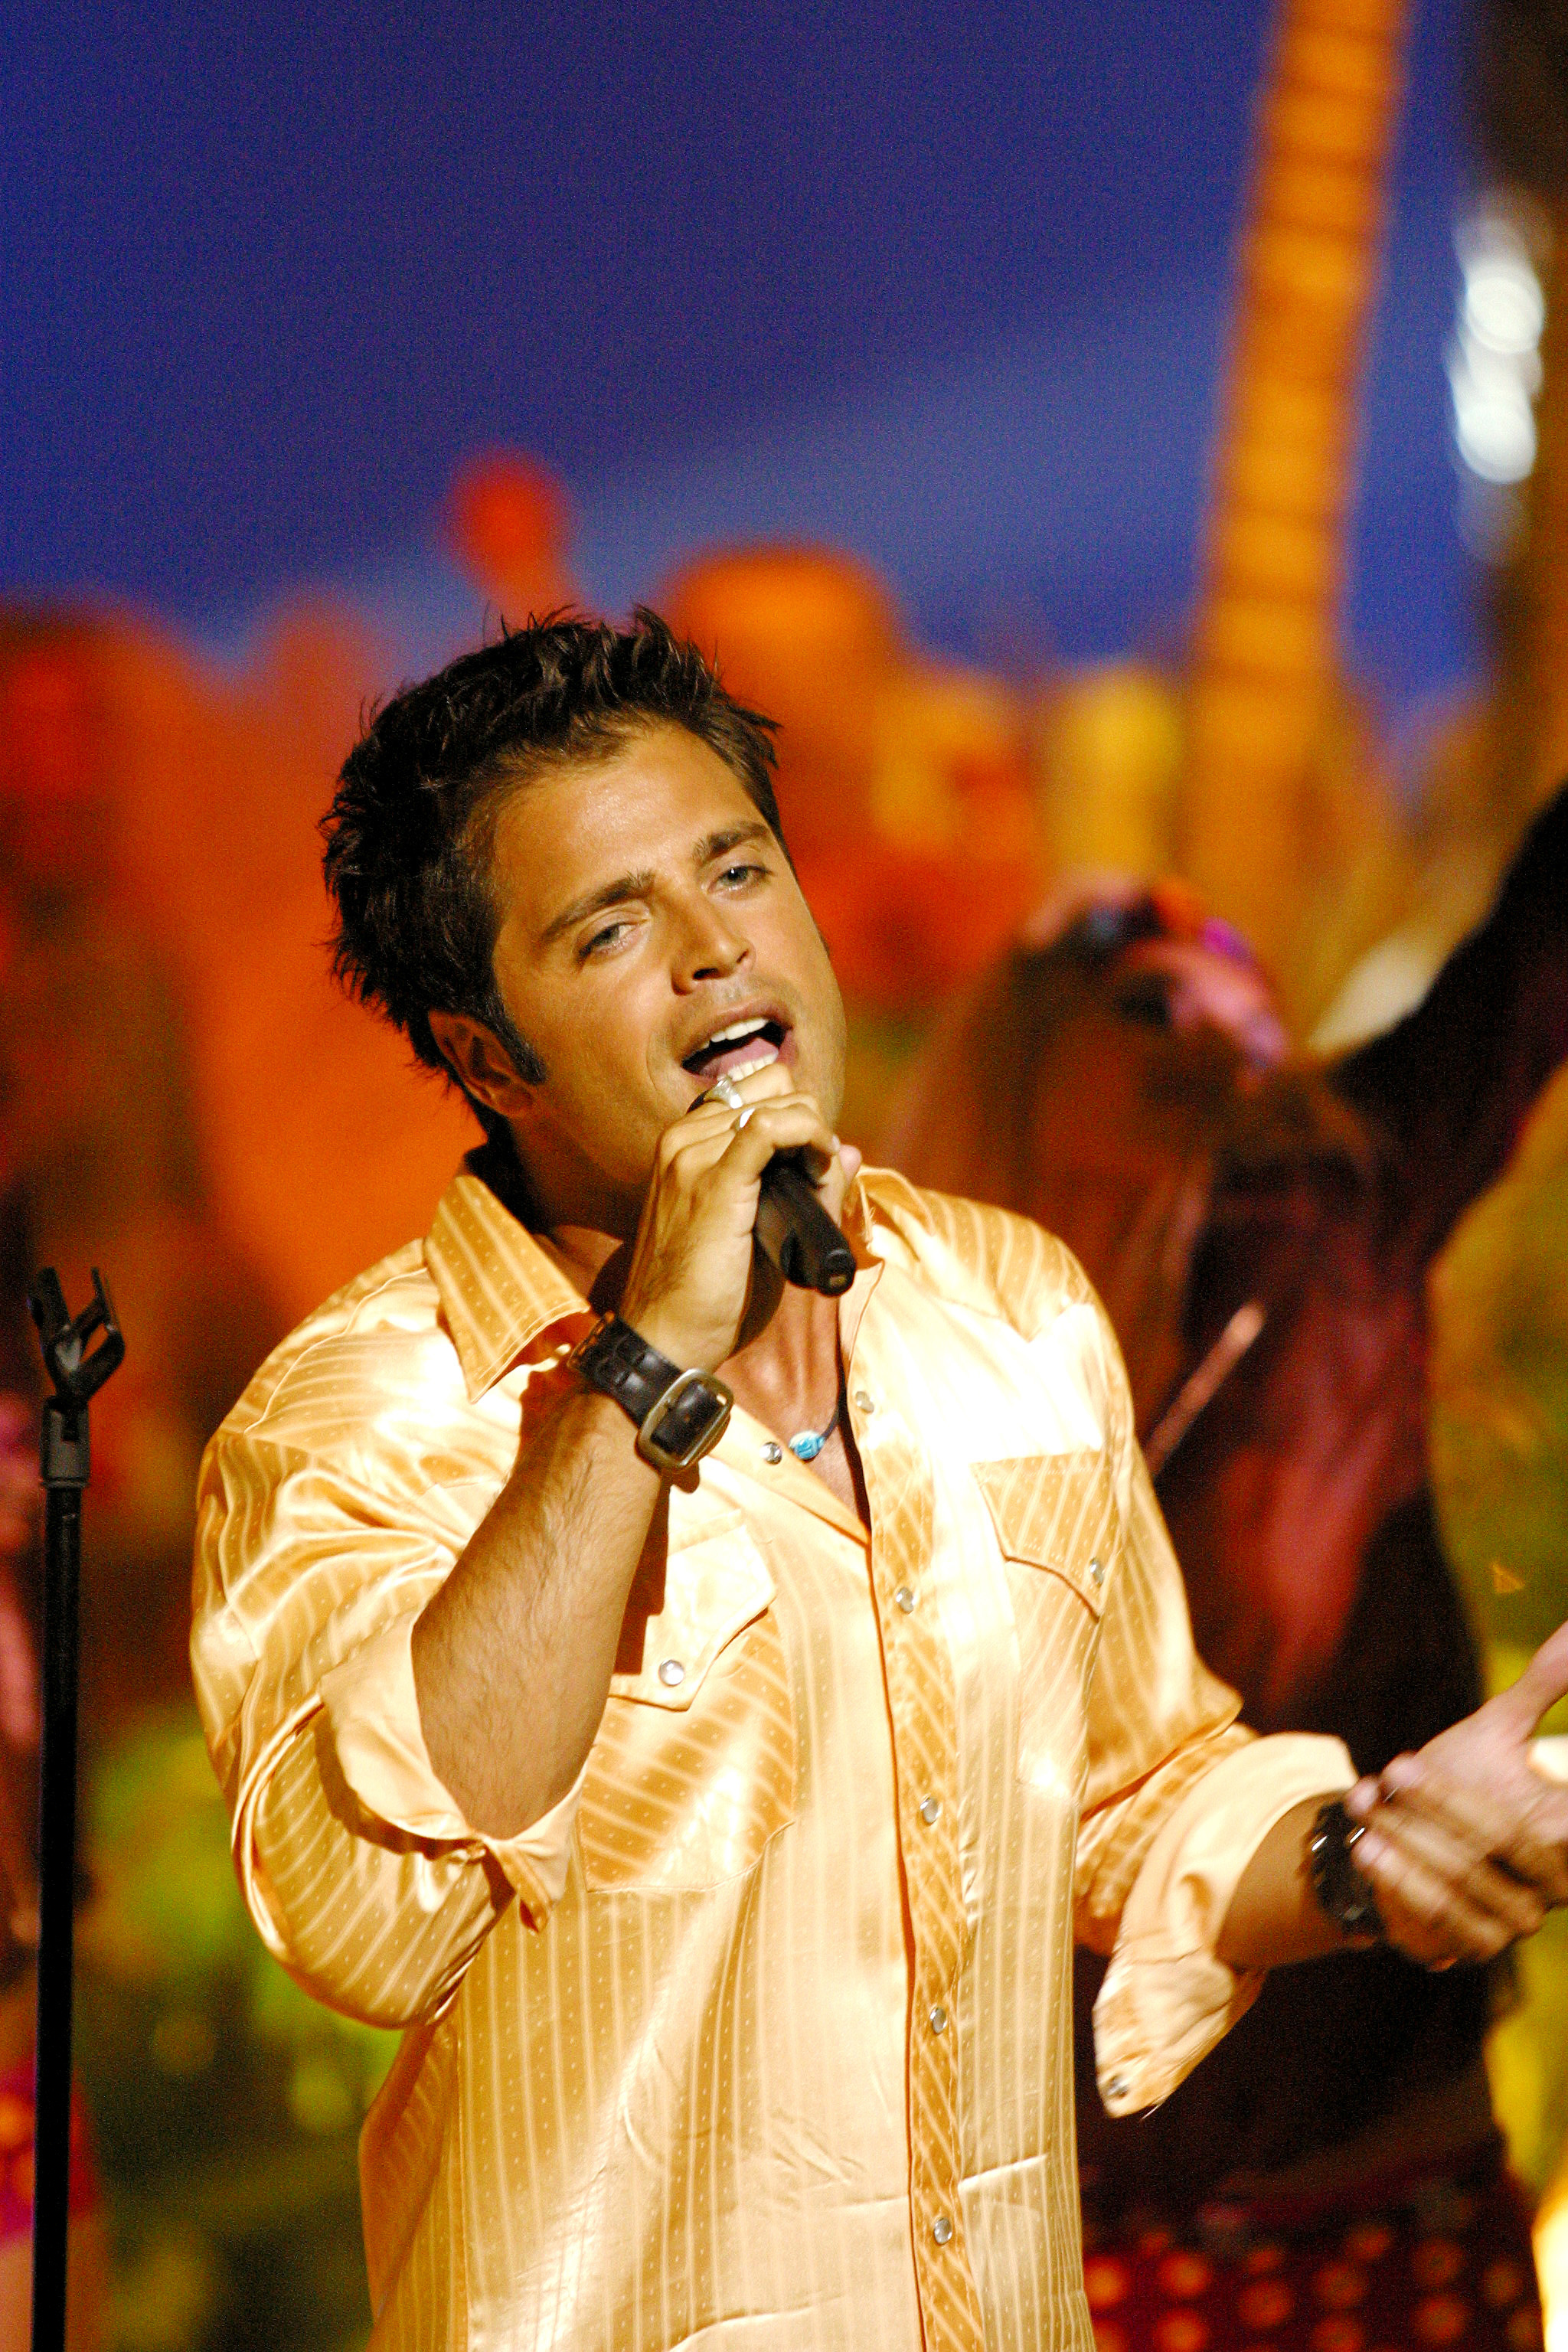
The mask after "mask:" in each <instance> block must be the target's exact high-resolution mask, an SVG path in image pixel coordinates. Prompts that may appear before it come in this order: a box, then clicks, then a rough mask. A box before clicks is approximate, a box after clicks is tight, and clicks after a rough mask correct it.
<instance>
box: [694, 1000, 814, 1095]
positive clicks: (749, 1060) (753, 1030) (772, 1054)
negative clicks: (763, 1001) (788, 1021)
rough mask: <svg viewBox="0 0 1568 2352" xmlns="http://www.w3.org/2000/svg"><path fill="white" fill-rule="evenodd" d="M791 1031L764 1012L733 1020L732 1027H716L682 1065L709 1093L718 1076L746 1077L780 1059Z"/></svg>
mask: <svg viewBox="0 0 1568 2352" xmlns="http://www.w3.org/2000/svg"><path fill="white" fill-rule="evenodd" d="M788 1034H789V1032H788V1030H787V1029H786V1028H785V1027H784V1023H783V1022H782V1021H773V1020H770V1019H768V1018H767V1017H766V1016H765V1015H763V1014H761V1013H757V1014H754V1015H752V1017H751V1018H750V1019H748V1020H744V1021H731V1023H730V1024H729V1025H728V1027H726V1028H723V1029H715V1030H714V1032H713V1034H712V1035H711V1036H710V1037H709V1038H708V1039H706V1040H705V1042H704V1043H703V1044H702V1045H699V1046H698V1048H697V1051H696V1052H695V1053H694V1054H688V1055H687V1056H686V1059H685V1061H684V1062H683V1063H682V1064H681V1068H682V1069H683V1070H688V1071H689V1072H690V1074H691V1076H693V1077H694V1078H695V1079H696V1080H697V1082H698V1084H699V1085H700V1087H702V1088H703V1090H704V1091H705V1092H706V1090H707V1088H708V1087H710V1086H711V1085H712V1084H713V1081H714V1080H715V1078H721V1077H729V1078H743V1077H744V1076H746V1074H747V1072H748V1071H751V1070H760V1069H762V1068H763V1066H764V1065H765V1064H767V1063H769V1062H776V1061H777V1060H778V1059H779V1056H780V1055H781V1054H782V1053H783V1052H784V1039H785V1038H786V1037H787V1036H788Z"/></svg>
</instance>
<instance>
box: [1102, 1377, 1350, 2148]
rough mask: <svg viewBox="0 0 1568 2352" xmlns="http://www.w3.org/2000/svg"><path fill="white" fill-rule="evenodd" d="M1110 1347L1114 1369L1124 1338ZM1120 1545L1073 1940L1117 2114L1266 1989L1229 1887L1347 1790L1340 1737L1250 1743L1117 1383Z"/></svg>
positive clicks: (1165, 2089) (1178, 2071)
mask: <svg viewBox="0 0 1568 2352" xmlns="http://www.w3.org/2000/svg"><path fill="white" fill-rule="evenodd" d="M1107 1344H1108V1349H1109V1350H1110V1355H1111V1360H1112V1362H1113V1364H1114V1366H1115V1370H1116V1372H1117V1374H1118V1376H1119V1377H1120V1359H1119V1357H1117V1356H1116V1354H1115V1343H1114V1341H1113V1340H1111V1339H1110V1338H1109V1333H1108V1334H1107ZM1118 1392H1119V1395H1120V1397H1121V1400H1122V1402H1123V1412H1122V1415H1121V1420H1122V1427H1121V1455H1122V1458H1121V1472H1120V1476H1119V1505H1120V1518H1121V1531H1122V1541H1121V1549H1120V1551H1119V1554H1118V1557H1117V1560H1116V1565H1115V1571H1114V1575H1113V1577H1112V1579H1111V1580H1110V1597H1109V1599H1108V1601H1107V1605H1106V1610H1105V1615H1104V1619H1103V1622H1102V1626H1101V1635H1100V1654H1099V1658H1098V1661H1097V1664H1096V1671H1095V1677H1094V1685H1093V1688H1092V1691H1091V1695H1090V1707H1089V1771H1088V1778H1087V1781H1086V1786H1085V1790H1084V1796H1083V1801H1082V1806H1081V1810H1080V1817H1079V1841H1078V1852H1077V1861H1076V1870H1075V1884H1074V1899H1075V1924H1076V1929H1077V1934H1078V1937H1079V1941H1080V1942H1081V1943H1085V1944H1088V1945H1089V1946H1090V1947H1092V1948H1093V1949H1095V1950H1096V1951H1099V1952H1101V1953H1106V1954H1109V1956H1110V1967H1109V1968H1108V1969H1107V1970H1106V1974H1105V1979H1104V1982H1103V1984H1102V1985H1101V1988H1100V1998H1099V2000H1098V2001H1097V2002H1096V2004H1095V2013H1094V2035H1095V2064H1096V2073H1097V2075H1098V2079H1099V2084H1100V2096H1101V2098H1102V2099H1103V2101H1104V2103H1105V2105H1106V2107H1107V2109H1108V2111H1109V2112H1110V2114H1112V2115H1127V2114H1131V2113H1134V2112H1136V2111H1139V2110H1142V2109H1143V2108H1146V2107H1151V2106H1156V2105H1159V2103H1160V2102H1161V2101H1162V2100H1163V2099H1166V2098H1168V2097H1169V2096H1170V2095H1171V2093H1172V2092H1173V2090H1174V2089H1175V2088H1176V2085H1177V2084H1179V2083H1180V2082H1181V2081H1182V2080H1183V2079H1184V2076H1185V2075H1187V2074H1190V2073H1191V2072H1192V2070H1193V2068H1194V2066H1195V2065H1196V2064H1197V2063H1198V2061H1199V2060H1200V2059H1201V2058H1202V2057H1204V2056H1205V2053H1207V2052H1208V2051H1210V2050H1211V2049H1213V2047H1214V2045H1215V2042H1218V2041H1219V2039H1220V2038H1221V2036H1222V2035H1223V2034H1224V2033H1226V2032H1227V2031H1228V2029H1229V2028H1230V2027H1231V2026H1232V2025H1233V2024H1235V2022H1236V2021H1237V2019H1238V2018H1239V2017H1241V2016H1242V2015H1243V2014H1244V2013H1245V2011H1247V2009H1248V2008H1249V2007H1250V2006H1251V2004H1252V2002H1253V2000H1256V1998H1257V1995H1258V1990H1259V1988H1260V1986H1261V1984H1262V1981H1263V1979H1262V1975H1261V1973H1258V1972H1238V1971H1237V1970H1235V1969H1229V1968H1227V1967H1226V1965H1225V1963H1224V1962H1223V1961H1222V1960H1221V1959H1220V1958H1218V1955H1217V1952H1216V1949H1215V1947H1216V1945H1217V1943H1218V1940H1219V1937H1220V1932H1221V1930H1222V1928H1223V1927H1224V1925H1225V1918H1226V1912H1227V1911H1228V1909H1229V1907H1230V1902H1231V1897H1232V1896H1233V1895H1234V1894H1235V1892H1236V1889H1237V1885H1238V1884H1239V1882H1240V1880H1241V1878H1242V1876H1243V1874H1244V1873H1245V1871H1246V1869H1247V1864H1248V1863H1249V1862H1250V1861H1251V1859H1252V1857H1253V1855H1254V1854H1255V1853H1257V1851H1258V1847H1259V1846H1260V1845H1261V1843H1263V1840H1264V1839H1265V1838H1266V1837H1267V1836H1268V1832H1269V1831H1270V1830H1271V1829H1272V1828H1273V1827H1274V1825H1275V1823H1276V1822H1279V1821H1280V1820H1281V1819H1282V1818H1283V1816H1284V1815H1285V1814H1286V1813H1288V1812H1289V1811H1291V1810H1292V1809H1293V1808H1294V1807H1295V1806H1297V1805H1299V1804H1300V1803H1301V1802H1303V1801H1305V1800H1306V1799H1308V1798H1310V1797H1314V1796H1318V1795H1327V1794H1331V1793H1335V1792H1337V1791H1339V1790H1343V1789H1347V1788H1349V1787H1350V1786H1351V1784H1352V1781H1353V1780H1354V1779H1355V1773H1354V1770H1353V1768H1352V1764H1351V1759H1350V1756H1349V1754H1348V1752H1347V1750H1346V1749H1345V1748H1344V1747H1343V1745H1342V1743H1341V1742H1340V1741H1339V1740H1337V1739H1326V1738H1317V1737H1313V1736H1309V1735H1306V1734H1300V1735H1298V1734H1293V1733H1284V1734H1280V1735H1278V1736H1277V1737H1275V1738H1268V1739H1258V1738H1256V1737H1255V1735H1254V1734H1253V1733H1251V1732H1249V1731H1247V1729H1246V1728H1245V1727H1243V1726H1242V1725H1240V1724H1239V1723H1237V1715H1238V1713H1239V1711H1240V1701H1239V1699H1238V1698H1237V1695H1236V1693H1235V1692H1234V1691H1233V1690H1231V1689H1230V1688H1229V1687H1228V1686H1227V1685H1226V1684H1224V1683H1222V1682H1220V1681H1219V1680H1218V1678H1217V1677H1216V1676H1215V1675H1211V1674H1210V1673H1209V1671H1208V1669H1207V1668H1206V1667H1205V1665H1204V1664H1203V1662H1202V1660H1201V1659H1200V1658H1199V1657H1198V1655H1197V1653H1196V1651H1195V1650H1194V1646H1193V1635H1192V1624H1191V1620H1190V1618H1189V1615H1188V1612H1187V1602H1186V1593H1185V1591H1184V1587H1183V1583H1182V1578H1181V1571H1180V1569H1179V1568H1178V1566H1177V1563H1176V1559H1175V1555H1174V1553H1173V1550H1172V1548H1171V1541H1170V1538H1169V1536H1168V1535H1167V1533H1166V1531H1165V1525H1164V1521H1163V1517H1161V1513H1160V1507H1159V1505H1158V1503H1157V1502H1156V1500H1155V1498H1154V1493H1153V1489H1152V1485H1151V1483H1150V1480H1149V1475H1148V1472H1147V1470H1146V1468H1145V1467H1144V1464H1143V1460H1142V1454H1140V1452H1139V1450H1138V1447H1137V1445H1136V1444H1135V1443H1134V1441H1133V1440H1132V1437H1131V1412H1130V1409H1127V1408H1126V1407H1125V1387H1124V1382H1123V1383H1121V1386H1120V1388H1119V1391H1118Z"/></svg>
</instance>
